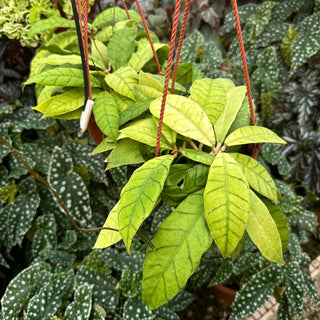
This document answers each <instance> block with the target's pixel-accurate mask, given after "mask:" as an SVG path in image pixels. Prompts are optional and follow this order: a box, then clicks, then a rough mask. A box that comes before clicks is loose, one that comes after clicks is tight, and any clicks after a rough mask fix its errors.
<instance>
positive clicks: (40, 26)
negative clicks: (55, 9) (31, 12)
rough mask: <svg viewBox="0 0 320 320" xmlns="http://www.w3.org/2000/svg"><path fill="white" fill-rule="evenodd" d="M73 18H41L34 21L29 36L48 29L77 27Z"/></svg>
mask: <svg viewBox="0 0 320 320" xmlns="http://www.w3.org/2000/svg"><path fill="white" fill-rule="evenodd" d="M75 27H76V26H75V23H74V21H73V20H68V19H65V18H62V17H60V16H52V17H50V18H49V19H41V20H39V21H37V22H36V23H34V24H33V25H32V26H31V28H30V30H29V32H28V38H32V37H34V36H35V35H37V34H39V33H42V32H44V31H48V30H55V29H57V28H75Z"/></svg>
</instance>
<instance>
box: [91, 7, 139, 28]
mask: <svg viewBox="0 0 320 320" xmlns="http://www.w3.org/2000/svg"><path fill="white" fill-rule="evenodd" d="M129 14H130V17H131V19H133V20H135V21H140V20H141V18H140V16H139V14H138V13H137V12H135V11H134V10H129ZM127 19H128V16H127V13H126V11H125V10H124V9H122V8H119V7H114V8H108V9H106V10H104V11H102V12H101V13H100V14H99V15H97V17H96V18H95V19H94V22H93V23H92V28H95V29H97V28H101V27H105V26H108V25H112V24H114V23H117V22H119V21H123V20H127Z"/></svg>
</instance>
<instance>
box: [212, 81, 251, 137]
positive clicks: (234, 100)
mask: <svg viewBox="0 0 320 320" xmlns="http://www.w3.org/2000/svg"><path fill="white" fill-rule="evenodd" d="M246 92H247V89H246V87H245V86H240V87H234V88H232V89H229V90H228V91H227V96H226V99H227V100H226V106H225V108H224V109H223V110H222V112H221V113H220V115H219V117H218V119H217V120H216V122H215V124H214V127H215V132H216V139H217V142H220V143H222V142H223V140H224V139H225V137H226V135H227V133H228V131H229V129H230V127H231V125H232V123H233V121H234V120H235V118H236V116H237V113H238V111H239V109H240V108H241V105H242V102H243V100H244V98H245V95H246Z"/></svg>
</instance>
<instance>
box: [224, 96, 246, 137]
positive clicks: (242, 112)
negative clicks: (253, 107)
mask: <svg viewBox="0 0 320 320" xmlns="http://www.w3.org/2000/svg"><path fill="white" fill-rule="evenodd" d="M250 125H251V113H250V106H249V101H248V98H247V97H245V98H244V100H243V102H242V105H241V107H240V109H239V111H238V113H237V116H236V118H235V119H234V121H233V123H232V125H231V127H230V129H229V131H228V133H227V136H228V135H229V134H230V133H231V132H232V131H234V130H236V129H238V128H240V127H245V126H250Z"/></svg>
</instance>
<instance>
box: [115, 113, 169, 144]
mask: <svg viewBox="0 0 320 320" xmlns="http://www.w3.org/2000/svg"><path fill="white" fill-rule="evenodd" d="M120 132H121V133H123V134H124V135H125V136H127V137H129V138H131V139H133V140H137V141H139V142H142V143H145V144H147V145H149V146H152V147H155V146H156V145H157V133H158V128H157V126H156V124H155V123H154V121H153V119H152V118H146V119H141V120H136V121H134V122H131V123H129V124H128V125H127V126H126V127H124V128H123V129H121V130H120ZM160 146H161V148H164V149H172V147H171V146H170V144H169V143H168V142H167V141H166V139H165V138H164V136H163V135H161V141H160Z"/></svg>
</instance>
